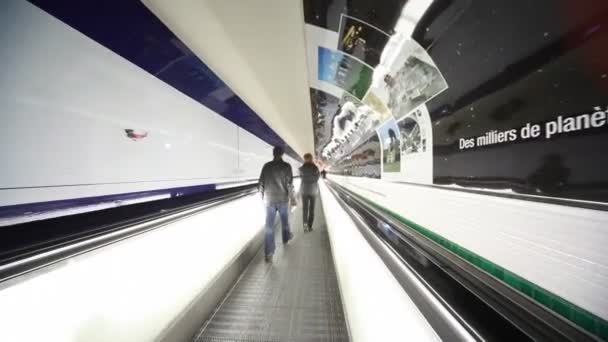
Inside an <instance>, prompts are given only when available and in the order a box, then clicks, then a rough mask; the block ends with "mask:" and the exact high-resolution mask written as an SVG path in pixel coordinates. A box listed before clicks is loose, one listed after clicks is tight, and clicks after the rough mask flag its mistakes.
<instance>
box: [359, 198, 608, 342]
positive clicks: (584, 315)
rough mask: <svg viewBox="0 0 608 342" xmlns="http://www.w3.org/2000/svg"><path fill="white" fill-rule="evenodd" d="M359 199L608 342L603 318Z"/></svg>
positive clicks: (395, 214) (606, 325)
mask: <svg viewBox="0 0 608 342" xmlns="http://www.w3.org/2000/svg"><path fill="white" fill-rule="evenodd" d="M359 197H360V198H361V199H363V200H364V201H366V202H367V203H369V204H370V205H372V206H374V207H376V208H378V209H380V210H382V211H384V212H386V213H387V214H389V215H390V216H392V217H394V218H396V219H397V220H399V221H401V222H403V223H405V224H406V225H407V226H409V227H411V228H412V229H414V230H416V231H417V232H418V233H420V234H422V235H424V236H426V237H427V238H429V239H431V240H433V241H435V242H436V243H438V244H439V245H441V246H443V247H444V248H447V249H448V250H450V251H452V252H453V253H455V254H456V255H458V256H460V257H461V258H463V259H465V260H467V261H469V262H470V263H472V264H473V265H475V266H477V267H479V268H481V269H482V270H484V271H486V272H488V273H490V274H491V275H493V276H494V277H496V278H498V279H500V280H502V281H503V282H505V283H507V284H508V285H510V286H511V287H513V288H515V289H517V290H519V291H521V292H522V293H524V294H526V295H527V296H529V297H530V298H533V299H534V300H536V301H537V302H538V303H541V304H542V305H544V306H545V307H547V308H549V309H551V310H553V311H554V312H556V313H558V314H559V315H561V316H562V317H564V318H566V319H568V320H570V321H571V322H573V323H574V324H576V325H578V326H579V327H581V328H583V329H585V330H586V331H588V332H590V333H591V334H594V335H597V336H599V337H601V338H602V339H604V340H608V322H606V321H605V320H603V319H602V318H600V317H598V316H596V315H594V314H592V313H591V312H589V311H587V310H585V309H583V308H581V307H579V306H577V305H575V304H573V303H570V302H569V301H567V300H565V299H563V298H561V297H559V296H557V295H555V294H553V293H551V292H549V291H547V290H545V289H543V288H541V287H540V286H538V285H536V284H534V283H532V282H530V281H528V280H526V279H524V278H522V277H520V276H518V275H517V274H515V273H513V272H511V271H509V270H506V269H504V268H502V267H500V266H498V265H496V264H494V263H492V262H491V261H489V260H487V259H485V258H483V257H482V256H479V255H477V254H475V253H473V252H471V251H469V250H468V249H466V248H464V247H461V246H459V245H458V244H456V243H454V242H452V241H450V240H448V239H446V238H444V237H442V236H441V235H439V234H437V233H434V232H433V231H431V230H429V229H427V228H424V227H422V226H421V225H419V224H416V223H415V222H412V221H410V220H408V219H406V218H405V217H402V216H401V215H399V214H397V213H395V212H393V211H391V210H390V209H387V208H385V207H383V206H381V205H379V204H377V203H375V202H373V201H371V200H369V199H367V198H365V197H362V196H360V195H359Z"/></svg>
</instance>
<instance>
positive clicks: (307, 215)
mask: <svg viewBox="0 0 608 342" xmlns="http://www.w3.org/2000/svg"><path fill="white" fill-rule="evenodd" d="M302 218H303V220H304V224H308V228H312V221H313V220H314V219H315V195H302Z"/></svg>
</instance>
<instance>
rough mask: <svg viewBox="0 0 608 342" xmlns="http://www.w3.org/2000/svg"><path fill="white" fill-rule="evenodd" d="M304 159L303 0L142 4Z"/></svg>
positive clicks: (309, 141) (308, 127) (309, 138)
mask: <svg viewBox="0 0 608 342" xmlns="http://www.w3.org/2000/svg"><path fill="white" fill-rule="evenodd" d="M142 1H143V3H144V4H145V5H146V6H147V7H148V8H149V9H150V10H151V11H152V12H153V13H154V14H156V16H157V17H158V18H160V20H162V21H163V23H164V24H165V25H167V26H168V27H169V28H170V29H171V30H172V31H173V33H175V34H176V35H177V36H178V37H179V38H180V39H181V40H182V41H183V42H184V43H185V44H186V45H188V47H189V48H190V49H191V50H192V51H193V52H194V53H195V54H196V55H197V56H198V57H199V58H200V59H201V60H203V61H204V62H205V64H207V65H208V66H209V67H210V68H211V69H212V70H213V71H214V72H215V73H217V74H218V76H219V77H220V78H221V79H222V80H223V81H224V82H225V83H226V84H227V85H228V86H229V87H231V88H232V89H233V90H234V92H235V93H236V94H237V95H239V96H240V97H241V98H242V99H243V100H244V101H245V102H246V103H247V104H248V105H249V106H250V107H251V108H252V109H253V110H254V111H255V112H256V113H257V114H258V115H259V116H260V117H261V118H262V119H263V120H264V121H265V122H266V123H267V124H268V125H269V126H270V127H271V128H272V129H273V130H274V131H275V132H276V133H277V134H278V135H280V136H281V138H283V140H284V141H285V142H286V143H287V144H289V145H290V146H291V147H292V148H293V149H294V150H295V151H296V152H297V153H299V154H300V155H302V154H303V153H306V152H312V151H313V147H314V146H313V129H312V119H311V107H310V93H309V88H308V78H307V77H308V76H307V75H308V72H307V61H306V50H305V39H304V15H303V9H302V1H301V0H264V1H229V0H172V1H166V0H142Z"/></svg>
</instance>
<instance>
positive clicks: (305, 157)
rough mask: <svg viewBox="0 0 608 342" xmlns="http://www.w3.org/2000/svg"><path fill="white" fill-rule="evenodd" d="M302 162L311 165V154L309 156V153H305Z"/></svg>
mask: <svg viewBox="0 0 608 342" xmlns="http://www.w3.org/2000/svg"><path fill="white" fill-rule="evenodd" d="M304 162H305V163H312V154H310V153H306V154H305V155H304Z"/></svg>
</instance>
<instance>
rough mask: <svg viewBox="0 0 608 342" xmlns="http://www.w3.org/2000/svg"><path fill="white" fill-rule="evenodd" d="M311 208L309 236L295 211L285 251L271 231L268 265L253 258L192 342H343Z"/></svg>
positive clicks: (328, 262) (326, 251) (336, 296)
mask: <svg viewBox="0 0 608 342" xmlns="http://www.w3.org/2000/svg"><path fill="white" fill-rule="evenodd" d="M317 202H319V201H317ZM316 209H317V215H316V216H317V218H316V220H317V222H315V225H314V228H315V230H314V231H313V232H310V233H303V232H302V223H301V221H302V220H301V211H300V210H299V208H298V210H296V211H295V212H294V213H293V214H292V215H291V216H292V217H291V225H292V231H293V233H294V239H293V240H292V241H291V242H290V243H289V244H288V245H286V246H284V245H283V244H282V242H281V238H280V228H278V227H277V229H276V232H277V233H278V234H276V240H277V250H276V252H275V255H274V258H273V262H272V263H265V262H264V255H263V254H264V253H263V252H262V251H260V252H259V253H258V254H257V255H256V257H255V258H254V260H253V261H252V263H251V264H250V265H249V268H248V269H247V270H246V271H245V273H244V274H243V275H242V277H241V279H240V280H239V281H238V282H237V284H236V285H235V287H234V288H233V289H232V291H231V292H230V294H229V295H228V296H227V297H226V299H225V300H224V302H223V303H222V305H221V306H220V307H219V309H218V310H217V311H216V313H215V314H214V316H213V317H212V319H211V320H210V321H209V322H207V323H206V324H205V325H203V327H202V328H201V331H200V333H199V334H198V336H197V337H196V339H195V341H196V342H212V341H213V342H220V341H222V342H227V341H235V342H236V341H238V342H245V341H247V342H253V341H255V342H259V341H281V342H283V341H348V340H349V338H348V332H347V328H346V324H345V319H344V313H343V310H342V302H341V299H340V293H339V288H338V282H337V278H336V272H335V270H334V264H333V259H332V255H331V249H330V244H329V237H328V234H327V230H326V228H325V222H324V220H323V213H322V208H321V205H320V203H317V206H316Z"/></svg>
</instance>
